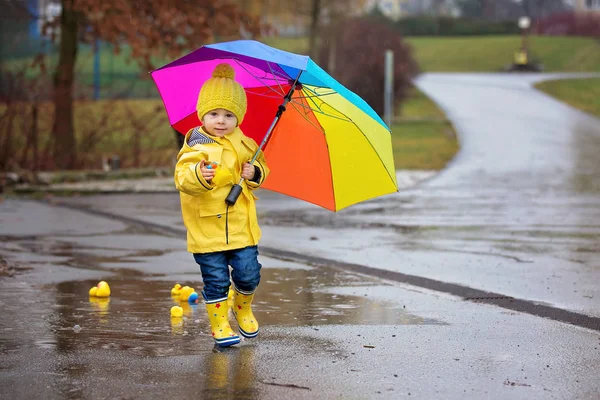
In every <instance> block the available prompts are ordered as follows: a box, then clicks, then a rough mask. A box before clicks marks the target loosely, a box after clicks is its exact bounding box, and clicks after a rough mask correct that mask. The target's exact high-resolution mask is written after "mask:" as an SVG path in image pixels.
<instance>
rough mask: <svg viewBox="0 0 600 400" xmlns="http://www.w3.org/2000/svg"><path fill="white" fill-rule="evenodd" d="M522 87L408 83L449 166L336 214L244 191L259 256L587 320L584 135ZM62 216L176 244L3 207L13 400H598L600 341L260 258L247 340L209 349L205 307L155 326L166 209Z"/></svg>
mask: <svg viewBox="0 0 600 400" xmlns="http://www.w3.org/2000/svg"><path fill="white" fill-rule="evenodd" d="M534 79H536V76H534V75H528V76H526V77H523V76H512V75H503V76H499V75H443V74H434V75H426V76H424V77H423V78H422V79H421V80H420V81H419V82H418V84H419V86H420V87H421V88H422V89H423V90H424V91H426V92H427V93H428V94H429V95H430V96H432V97H433V98H434V99H435V100H436V101H438V102H439V104H440V105H441V106H442V107H443V108H444V109H445V110H446V112H447V113H448V115H449V116H450V118H451V119H452V121H453V122H454V123H455V126H456V128H457V130H458V132H459V134H460V139H461V143H462V150H461V153H460V154H459V155H458V156H457V158H456V159H455V160H454V161H453V163H452V165H451V167H450V168H448V169H447V170H446V171H444V172H443V173H442V174H440V175H438V176H437V177H435V178H434V179H431V180H429V181H427V182H426V183H424V184H422V185H420V186H419V187H417V188H413V189H410V190H406V191H402V192H400V193H399V194H396V195H390V196H387V197H384V198H381V199H377V200H375V201H371V202H368V203H364V204H361V205H358V206H356V207H352V208H350V209H348V210H344V211H342V212H340V213H337V214H332V213H329V212H326V211H323V210H320V209H318V208H316V207H314V206H311V205H307V204H305V203H302V202H299V201H295V200H293V199H288V198H284V197H281V196H279V195H277V194H273V193H270V192H261V193H260V194H259V196H260V197H261V201H259V208H260V210H259V211H260V214H261V215H260V218H261V222H262V226H263V232H264V236H263V242H262V244H263V245H264V246H268V247H273V248H280V249H285V250H288V251H293V252H299V253H305V254H309V255H314V256H320V257H324V258H329V259H336V260H343V261H347V262H352V263H359V264H363V265H367V266H371V267H376V268H381V269H389V270H394V271H401V272H404V273H409V274H413V275H416V276H423V277H429V278H432V279H437V280H440V281H444V282H454V283H458V284H461V285H465V286H469V287H473V288H478V289H484V290H489V291H494V292H498V293H503V294H506V295H509V296H514V297H518V298H522V299H528V300H532V301H534V302H541V303H547V304H551V305H553V306H555V307H559V308H564V309H569V310H574V311H578V312H581V313H584V314H587V315H600V311H599V310H600V289H599V288H598V282H600V279H599V278H600V247H599V246H600V240H599V239H598V238H600V181H599V179H600V162H599V161H598V157H597V154H600V124H599V123H598V120H597V119H594V118H592V117H588V116H586V115H584V114H581V113H579V112H577V111H575V110H573V109H571V108H569V107H567V106H564V105H562V104H561V103H558V102H556V101H554V100H552V99H550V98H548V97H546V96H545V95H543V94H541V93H539V92H537V91H535V90H533V89H531V86H530V83H529V82H530V81H531V80H534ZM61 201H63V200H61ZM64 201H67V202H69V203H70V204H73V205H84V206H86V207H92V208H93V209H96V210H104V211H107V212H111V213H113V214H119V215H121V216H124V217H127V218H134V219H139V220H146V221H148V222H151V223H155V224H160V225H163V226H166V227H172V228H176V230H175V231H174V233H173V234H172V235H167V234H164V233H163V234H161V233H157V232H153V231H148V230H144V229H143V228H142V227H140V226H136V225H131V224H128V223H127V222H126V221H125V222H124V221H122V220H121V221H119V220H111V219H107V218H104V217H102V216H92V215H90V214H87V213H82V212H78V211H74V210H69V209H65V208H58V207H52V206H49V205H44V204H40V203H35V202H26V201H13V200H9V201H6V202H5V203H4V204H1V205H0V235H2V236H3V240H2V244H1V247H0V251H1V252H2V253H3V254H8V255H9V256H10V258H11V259H12V260H15V261H21V262H22V263H23V265H29V266H32V267H33V269H32V270H31V271H30V272H29V273H27V274H25V275H22V276H21V277H20V278H19V279H12V280H2V281H0V287H1V290H0V308H1V309H2V310H3V314H2V316H3V318H2V319H1V321H0V329H1V331H0V349H1V352H2V357H1V360H0V387H2V388H8V389H9V391H8V394H10V395H12V397H14V398H23V397H31V398H41V397H40V395H39V394H40V393H44V396H43V398H57V397H65V396H66V397H69V396H70V397H73V398H115V397H133V398H142V397H158V396H167V395H168V396H172V397H175V396H176V397H180V398H197V397H198V396H200V397H202V398H267V399H268V398H282V397H283V398H339V397H341V398H379V397H384V396H385V397H387V398H390V397H391V398H401V397H408V396H409V395H410V396H411V397H416V398H439V397H443V398H456V399H459V398H517V399H518V398H523V399H525V398H527V399H529V398H557V399H559V398H582V399H595V398H597V397H598V394H599V393H600V383H599V382H598V381H597V376H599V375H600V365H599V364H598V362H597V360H598V359H599V357H600V335H599V334H598V332H597V331H592V330H587V329H583V328H579V327H576V326H571V325H567V324H563V323H560V322H556V321H551V320H547V319H543V318H539V317H535V316H532V315H527V314H521V313H516V312H511V311H507V310H505V309H501V308H497V307H493V306H488V305H483V304H476V303H469V302H464V301H462V300H461V299H459V298H456V297H453V296H449V295H446V294H440V293H435V292H430V291H427V290H424V289H420V288H417V287H412V286H407V285H401V284H397V283H392V282H387V281H382V280H379V279H376V278H371V277H367V276H363V275H357V274H352V273H346V272H343V271H339V270H336V269H331V268H311V267H308V266H305V265H299V264H295V263H291V262H285V261H281V260H277V259H271V258H263V260H262V261H263V264H264V269H263V272H264V273H263V282H262V284H261V293H260V295H258V296H257V297H258V307H257V316H259V318H260V321H261V323H262V326H263V329H262V331H261V332H262V333H261V338H260V339H259V340H258V341H254V342H244V343H243V345H242V346H240V347H239V349H233V350H231V351H226V352H216V351H213V349H212V346H211V343H210V338H208V337H207V336H206V335H204V332H205V331H206V330H207V328H208V327H207V324H206V321H205V319H204V315H203V310H202V309H197V308H198V307H197V306H190V307H186V315H185V317H184V319H183V320H182V321H171V320H170V318H169V315H168V309H169V308H170V306H171V305H172V304H173V300H172V299H171V298H170V296H169V289H170V287H171V286H172V285H173V284H174V283H175V282H182V283H183V282H186V283H188V282H189V283H192V284H194V285H196V286H199V274H198V272H197V269H196V267H195V266H194V264H193V262H192V261H191V259H190V256H189V255H188V254H187V253H186V252H185V243H184V239H183V237H182V235H179V234H177V230H181V219H180V215H179V204H178V197H177V195H176V194H175V195H174V194H161V195H153V196H148V195H146V196H143V195H141V196H127V195H125V196H116V195H115V196H92V197H81V198H69V199H64ZM99 279H107V280H109V282H110V283H111V284H112V287H113V296H112V297H111V299H110V302H94V301H90V300H89V299H88V297H87V290H88V289H89V287H90V286H92V285H93V284H94V283H96V282H97V281H98V280H99ZM75 325H79V326H80V327H81V331H79V332H75V331H74V330H73V327H74V326H75ZM541 337H542V338H544V340H543V341H540V340H539V338H541ZM28 360H32V361H30V362H28Z"/></svg>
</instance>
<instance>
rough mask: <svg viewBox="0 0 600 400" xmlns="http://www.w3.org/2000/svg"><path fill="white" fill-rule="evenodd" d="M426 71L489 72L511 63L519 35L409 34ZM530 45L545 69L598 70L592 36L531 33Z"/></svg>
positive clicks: (599, 57)
mask: <svg viewBox="0 0 600 400" xmlns="http://www.w3.org/2000/svg"><path fill="white" fill-rule="evenodd" d="M406 40H407V41H408V43H409V44H410V45H411V46H412V47H413V49H414V56H415V58H416V59H417V62H418V63H419V66H420V68H421V70H422V71H425V72H492V71H500V70H502V68H503V67H504V66H506V65H507V64H510V63H511V62H512V59H513V55H514V52H515V51H516V50H517V49H518V48H519V46H520V44H521V38H520V37H519V36H483V37H456V38H453V37H446V38H434V37H411V38H407V39H406ZM529 48H530V51H531V54H532V55H533V58H534V60H536V61H538V62H541V63H542V64H543V65H544V71H546V72H558V71H568V72H595V71H600V42H598V41H597V40H594V39H591V38H576V37H556V36H533V37H531V38H530V40H529Z"/></svg>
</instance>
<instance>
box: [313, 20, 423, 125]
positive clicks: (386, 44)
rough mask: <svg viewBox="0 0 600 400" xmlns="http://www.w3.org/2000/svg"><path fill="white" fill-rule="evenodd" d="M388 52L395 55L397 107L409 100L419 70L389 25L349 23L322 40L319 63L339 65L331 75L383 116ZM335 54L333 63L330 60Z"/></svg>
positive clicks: (361, 22) (352, 21)
mask: <svg viewBox="0 0 600 400" xmlns="http://www.w3.org/2000/svg"><path fill="white" fill-rule="evenodd" d="M332 46H333V48H332ZM388 49H389V50H392V51H393V52H394V102H395V105H397V104H399V103H400V102H401V101H402V99H404V98H405V97H406V95H407V91H408V90H409V89H410V87H411V85H412V83H411V80H412V78H413V77H414V76H415V75H416V74H417V73H418V67H417V63H416V62H415V60H414V59H413V57H412V50H411V48H410V46H409V45H408V44H407V43H405V42H404V40H403V39H402V36H401V35H400V34H399V33H398V31H397V30H394V28H392V27H390V26H389V25H387V24H384V23H381V22H378V21H377V20H376V19H372V18H354V19H350V20H347V21H345V22H344V23H343V24H341V25H340V26H339V27H338V28H337V29H335V30H332V31H330V33H329V34H328V35H327V39H326V40H323V41H322V44H321V48H320V51H319V62H320V65H321V66H322V67H323V68H325V69H328V68H327V67H328V66H331V65H335V69H334V71H328V72H329V73H331V74H332V75H333V77H334V78H336V79H337V80H338V81H339V82H340V83H341V84H343V85H344V86H346V87H347V88H348V89H350V90H352V91H353V92H354V93H356V94H357V95H359V96H360V97H362V98H363V99H364V100H365V101H366V102H367V103H369V105H370V106H371V107H373V109H374V110H375V112H377V113H378V114H379V115H383V112H384V99H383V91H384V79H385V77H384V75H385V70H384V66H385V51H386V50H388ZM332 55H333V56H334V57H335V58H334V60H335V62H334V63H333V64H332V63H330V61H329V57H331V56H332ZM394 109H395V107H394Z"/></svg>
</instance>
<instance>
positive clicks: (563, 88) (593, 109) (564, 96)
mask: <svg viewBox="0 0 600 400" xmlns="http://www.w3.org/2000/svg"><path fill="white" fill-rule="evenodd" d="M535 87H536V88H538V89H540V90H541V91H543V92H545V93H547V94H549V95H551V96H554V97H556V98H557V99H558V100H561V101H564V102H565V103H567V104H569V105H571V106H573V107H576V108H578V109H580V110H582V111H585V112H587V113H590V114H592V115H595V116H597V117H600V78H592V79H561V80H553V81H546V82H541V83H538V84H536V85H535Z"/></svg>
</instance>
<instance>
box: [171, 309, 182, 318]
mask: <svg viewBox="0 0 600 400" xmlns="http://www.w3.org/2000/svg"><path fill="white" fill-rule="evenodd" d="M182 315H183V308H181V307H179V306H173V307H171V317H173V318H180V317H181V316H182Z"/></svg>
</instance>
